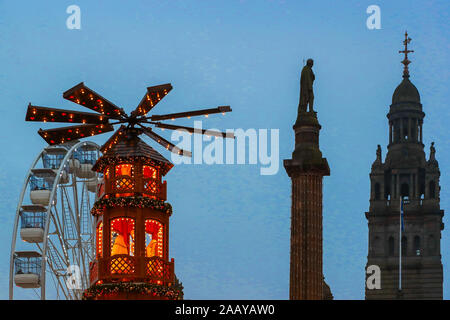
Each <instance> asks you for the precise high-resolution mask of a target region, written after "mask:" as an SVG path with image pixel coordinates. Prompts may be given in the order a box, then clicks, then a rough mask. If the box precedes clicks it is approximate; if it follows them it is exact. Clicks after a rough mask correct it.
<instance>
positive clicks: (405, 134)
mask: <svg viewBox="0 0 450 320" xmlns="http://www.w3.org/2000/svg"><path fill="white" fill-rule="evenodd" d="M402 121H403V132H402V137H403V140H408V139H409V136H408V119H403V120H402Z"/></svg>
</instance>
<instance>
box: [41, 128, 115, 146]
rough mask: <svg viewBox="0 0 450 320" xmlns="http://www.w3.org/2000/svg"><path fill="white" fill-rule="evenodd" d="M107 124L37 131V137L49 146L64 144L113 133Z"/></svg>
mask: <svg viewBox="0 0 450 320" xmlns="http://www.w3.org/2000/svg"><path fill="white" fill-rule="evenodd" d="M113 130H114V128H113V126H112V125H110V124H109V123H106V124H82V125H79V126H70V127H62V128H55V129H48V130H42V129H39V131H38V133H39V135H40V136H41V137H42V138H43V139H44V140H45V141H47V143H48V144H50V145H55V144H60V143H65V142H68V141H72V140H75V139H80V138H85V137H89V136H95V135H98V134H102V133H105V132H109V131H113Z"/></svg>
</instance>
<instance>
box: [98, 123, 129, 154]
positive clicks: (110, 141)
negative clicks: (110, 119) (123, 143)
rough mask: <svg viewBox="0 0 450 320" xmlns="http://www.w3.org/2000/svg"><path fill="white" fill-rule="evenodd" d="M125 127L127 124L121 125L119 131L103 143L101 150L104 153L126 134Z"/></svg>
mask: <svg viewBox="0 0 450 320" xmlns="http://www.w3.org/2000/svg"><path fill="white" fill-rule="evenodd" d="M125 129H126V126H124V125H121V126H120V128H119V129H117V131H116V132H114V134H113V135H112V136H111V137H110V138H109V139H108V141H106V142H105V144H103V146H102V147H101V148H100V151H101V152H102V153H105V152H106V151H108V150H109V149H111V148H112V147H113V146H114V145H115V144H116V143H117V142H118V141H119V137H120V136H121V135H123V134H125Z"/></svg>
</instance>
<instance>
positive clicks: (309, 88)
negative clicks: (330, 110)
mask: <svg viewBox="0 0 450 320" xmlns="http://www.w3.org/2000/svg"><path fill="white" fill-rule="evenodd" d="M313 65H314V61H313V59H308V60H307V61H306V65H305V66H304V67H303V69H302V73H301V76H300V101H299V104H298V116H300V113H305V112H306V109H307V106H308V105H309V112H313V111H314V110H313V105H314V92H313V82H314V80H315V78H316V77H315V75H314V72H313V71H312V66H313Z"/></svg>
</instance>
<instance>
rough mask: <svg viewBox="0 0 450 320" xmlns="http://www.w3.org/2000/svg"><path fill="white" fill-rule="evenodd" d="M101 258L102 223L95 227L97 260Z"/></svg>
mask: <svg viewBox="0 0 450 320" xmlns="http://www.w3.org/2000/svg"><path fill="white" fill-rule="evenodd" d="M102 256H103V222H100V223H99V224H98V226H97V258H101V257H102Z"/></svg>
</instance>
